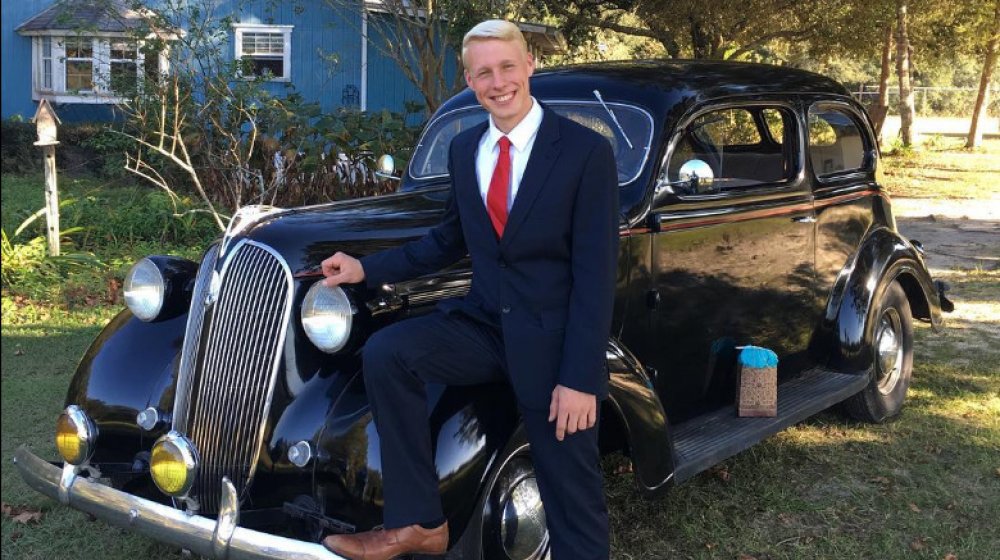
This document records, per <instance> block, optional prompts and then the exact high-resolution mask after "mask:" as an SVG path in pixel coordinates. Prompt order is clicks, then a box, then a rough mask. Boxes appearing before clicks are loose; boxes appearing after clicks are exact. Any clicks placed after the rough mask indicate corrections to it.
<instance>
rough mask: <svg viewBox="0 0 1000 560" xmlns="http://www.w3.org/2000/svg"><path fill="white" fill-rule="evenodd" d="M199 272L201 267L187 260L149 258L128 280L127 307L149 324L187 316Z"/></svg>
mask: <svg viewBox="0 0 1000 560" xmlns="http://www.w3.org/2000/svg"><path fill="white" fill-rule="evenodd" d="M197 271H198V265H197V264H196V263H194V262H191V261H189V260H187V259H182V258H179V257H171V256H167V255H151V256H148V257H146V258H144V259H142V260H140V261H139V262H137V263H135V266H133V267H132V269H131V270H129V271H128V275H127V276H126V277H125V304H126V305H128V308H129V309H130V310H131V311H132V314H133V315H135V316H136V317H137V318H139V319H141V320H143V321H146V322H147V323H148V322H150V321H162V320H166V319H172V318H174V317H177V316H178V315H181V314H183V313H186V312H187V310H188V307H189V306H190V305H191V291H192V289H193V288H194V278H195V275H196V273H197Z"/></svg>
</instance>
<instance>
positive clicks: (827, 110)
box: [809, 106, 865, 177]
mask: <svg viewBox="0 0 1000 560" xmlns="http://www.w3.org/2000/svg"><path fill="white" fill-rule="evenodd" d="M809 157H810V159H811V160H812V166H813V170H814V171H815V173H816V176H817V177H829V176H833V175H837V174H840V173H849V172H852V171H858V170H860V169H863V168H864V167H865V142H864V137H863V136H862V134H861V127H859V126H858V123H857V121H855V119H854V117H852V116H851V115H850V114H849V113H848V112H847V111H844V110H841V109H838V108H835V107H824V106H813V107H811V108H810V109H809Z"/></svg>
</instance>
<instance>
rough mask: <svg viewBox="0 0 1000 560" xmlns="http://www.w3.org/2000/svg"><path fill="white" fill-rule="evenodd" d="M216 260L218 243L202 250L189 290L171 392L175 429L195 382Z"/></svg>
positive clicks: (185, 408)
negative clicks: (178, 367) (175, 376)
mask: <svg viewBox="0 0 1000 560" xmlns="http://www.w3.org/2000/svg"><path fill="white" fill-rule="evenodd" d="M218 259H219V245H218V243H216V244H215V245H212V246H211V247H209V249H208V251H206V252H205V257H204V258H203V259H202V260H201V267H200V268H198V276H197V277H196V279H195V284H194V291H193V292H192V293H191V308H190V309H189V310H188V318H187V328H186V329H185V331H184V348H183V350H182V351H181V363H180V370H179V372H178V375H177V391H176V393H174V395H175V396H174V412H173V415H172V416H171V418H172V422H173V425H174V429H177V428H178V427H181V426H184V425H185V424H186V422H185V418H186V417H187V411H188V408H187V406H188V403H189V402H190V400H191V387H192V386H193V383H192V382H193V381H194V364H195V359H196V357H197V356H198V346H199V341H200V340H201V329H202V326H203V325H204V320H205V297H206V296H207V295H208V290H209V285H210V284H211V282H212V273H213V272H215V263H216V261H217V260H218Z"/></svg>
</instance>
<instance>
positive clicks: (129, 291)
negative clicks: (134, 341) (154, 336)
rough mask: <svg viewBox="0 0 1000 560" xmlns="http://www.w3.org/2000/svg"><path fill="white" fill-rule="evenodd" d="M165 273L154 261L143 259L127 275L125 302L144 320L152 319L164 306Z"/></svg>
mask: <svg viewBox="0 0 1000 560" xmlns="http://www.w3.org/2000/svg"><path fill="white" fill-rule="evenodd" d="M165 288H166V287H165V286H164V281H163V275H162V274H160V269H159V268H157V266H156V265H155V264H153V261H151V260H149V259H148V258H147V259H142V260H141V261H139V262H137V263H135V266H133V267H132V269H131V270H129V271H128V276H126V277H125V304H126V305H128V308H129V309H130V310H132V314H133V315H135V316H136V317H138V318H139V319H141V320H143V321H152V320H153V319H155V318H156V316H157V315H159V314H160V309H162V308H163V295H164V292H165Z"/></svg>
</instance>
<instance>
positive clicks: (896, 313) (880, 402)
mask: <svg viewBox="0 0 1000 560" xmlns="http://www.w3.org/2000/svg"><path fill="white" fill-rule="evenodd" d="M872 318H873V320H874V331H873V332H872V362H873V365H872V377H871V381H870V382H869V383H868V385H867V386H865V388H864V389H862V390H861V392H859V393H858V394H856V395H854V396H852V397H851V398H849V399H847V400H846V401H845V402H844V408H845V410H846V411H847V413H848V414H849V415H850V416H851V417H853V418H855V419H857V420H861V421H863V422H884V421H886V420H888V419H889V418H892V417H893V416H896V415H897V414H899V411H900V410H901V409H902V408H903V400H904V399H905V398H906V391H907V389H909V387H910V377H911V375H912V372H913V321H912V316H911V314H910V302H909V301H908V300H907V299H906V293H905V292H904V291H903V288H902V286H900V285H899V282H896V281H893V282H892V284H890V285H889V286H888V287H887V288H886V290H885V292H884V293H883V294H882V298H881V300H880V301H879V305H878V310H877V312H876V313H875V314H874V315H873V316H872Z"/></svg>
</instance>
